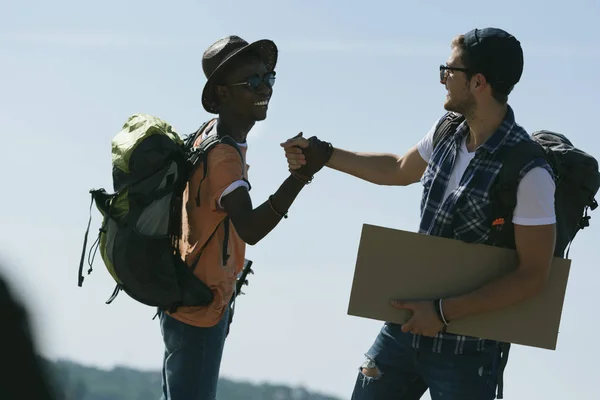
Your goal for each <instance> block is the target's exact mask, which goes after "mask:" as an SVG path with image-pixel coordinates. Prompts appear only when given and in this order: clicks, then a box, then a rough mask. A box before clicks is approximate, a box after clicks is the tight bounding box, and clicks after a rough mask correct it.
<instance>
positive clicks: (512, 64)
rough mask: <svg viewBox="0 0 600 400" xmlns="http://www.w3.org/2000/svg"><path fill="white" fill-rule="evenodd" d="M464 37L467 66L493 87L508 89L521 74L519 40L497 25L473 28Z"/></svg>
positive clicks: (521, 56)
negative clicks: (494, 26) (496, 26)
mask: <svg viewBox="0 0 600 400" xmlns="http://www.w3.org/2000/svg"><path fill="white" fill-rule="evenodd" d="M464 36H465V47H466V52H467V57H468V59H469V61H470V64H471V65H469V69H471V70H473V71H474V72H479V73H482V74H483V75H484V76H485V78H486V79H487V80H488V82H490V84H491V85H492V87H494V88H495V89H496V90H498V91H500V92H505V93H508V92H510V89H511V88H512V87H513V86H514V85H515V84H516V83H517V82H519V80H520V79H521V75H522V74H523V49H522V48H521V43H520V42H519V41H518V40H517V39H516V38H515V37H514V36H513V35H511V34H509V33H508V32H506V31H504V30H502V29H498V28H483V29H473V30H471V31H469V32H467V33H465V35H464Z"/></svg>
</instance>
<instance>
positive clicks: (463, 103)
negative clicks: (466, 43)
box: [441, 46, 476, 115]
mask: <svg viewBox="0 0 600 400" xmlns="http://www.w3.org/2000/svg"><path fill="white" fill-rule="evenodd" d="M462 60H463V58H462V50H461V49H460V47H458V46H453V48H452V53H451V54H450V58H449V59H448V62H447V63H446V67H447V69H446V70H445V75H444V76H443V79H442V81H441V83H442V84H443V85H444V86H446V90H447V91H448V93H447V95H446V101H445V103H444V108H445V109H446V110H448V111H454V112H457V113H459V114H463V115H465V114H469V113H470V112H472V111H473V109H474V108H475V105H476V101H475V96H474V95H473V93H472V92H471V79H470V78H469V77H468V76H467V73H466V72H465V71H461V69H464V68H465V65H464V64H463V61H462Z"/></svg>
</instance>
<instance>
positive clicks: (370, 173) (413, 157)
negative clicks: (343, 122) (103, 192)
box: [325, 146, 427, 186]
mask: <svg viewBox="0 0 600 400" xmlns="http://www.w3.org/2000/svg"><path fill="white" fill-rule="evenodd" d="M325 165H326V166H327V167H329V168H331V169H335V170H337V171H341V172H344V173H347V174H350V175H352V176H355V177H357V178H360V179H363V180H365V181H368V182H371V183H375V184H377V185H391V186H407V185H410V184H413V183H415V182H418V181H419V180H420V179H421V176H423V172H425V168H427V162H425V160H423V158H422V157H421V155H420V154H419V152H418V150H417V147H416V146H414V147H413V148H411V149H410V150H409V151H408V152H407V153H406V154H404V156H397V155H395V154H390V153H359V152H351V151H348V150H342V149H338V148H335V149H334V150H333V154H332V155H331V159H330V160H329V162H328V163H327V164H325Z"/></svg>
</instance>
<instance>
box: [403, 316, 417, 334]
mask: <svg viewBox="0 0 600 400" xmlns="http://www.w3.org/2000/svg"><path fill="white" fill-rule="evenodd" d="M413 324H414V318H411V319H409V320H408V321H406V323H405V324H403V325H402V328H401V329H402V332H404V333H408V332H412V330H413ZM412 333H415V332H412Z"/></svg>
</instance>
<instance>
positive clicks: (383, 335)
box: [352, 323, 499, 400]
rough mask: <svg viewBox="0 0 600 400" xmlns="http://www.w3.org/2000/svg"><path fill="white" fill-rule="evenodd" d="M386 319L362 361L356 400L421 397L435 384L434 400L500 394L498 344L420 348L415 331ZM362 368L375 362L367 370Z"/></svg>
mask: <svg viewBox="0 0 600 400" xmlns="http://www.w3.org/2000/svg"><path fill="white" fill-rule="evenodd" d="M400 328H401V325H397V324H391V323H386V324H385V325H384V326H383V328H382V329H381V332H380V333H379V335H378V336H377V338H376V340H375V342H374V343H373V345H372V346H371V348H370V349H369V351H368V352H367V354H366V355H365V356H366V361H365V363H364V364H362V365H361V366H360V367H359V372H358V376H357V379H356V384H355V387H354V392H353V393H352V400H417V399H420V398H421V396H422V395H423V394H424V393H425V391H426V390H427V389H429V393H430V395H431V399H432V400H442V399H443V400H492V399H494V398H496V394H495V389H496V372H495V371H496V366H497V364H498V362H499V361H498V359H499V353H498V351H497V348H496V346H490V347H489V348H486V349H484V350H482V351H472V352H468V353H467V352H465V353H463V354H458V355H456V354H453V353H442V354H439V353H434V352H433V351H431V348H427V349H415V348H413V346H412V340H413V335H411V334H409V333H404V332H402V331H401V329H400ZM362 368H370V371H371V372H370V373H368V374H367V375H369V376H367V375H365V374H364V373H363V372H362Z"/></svg>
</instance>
